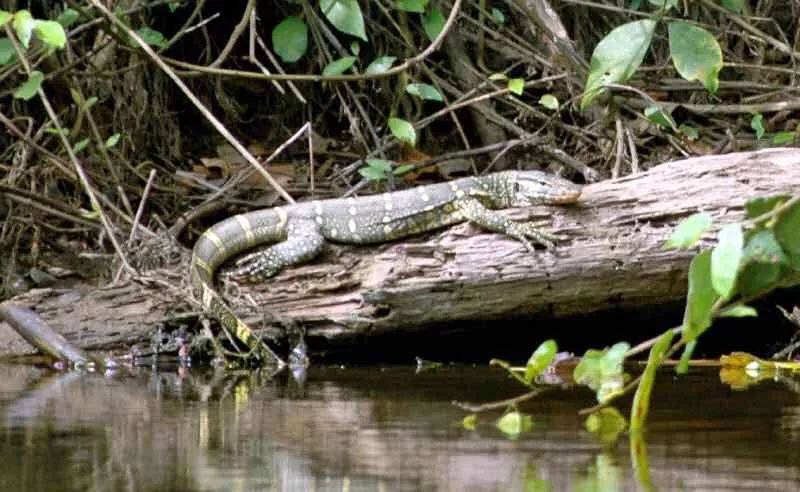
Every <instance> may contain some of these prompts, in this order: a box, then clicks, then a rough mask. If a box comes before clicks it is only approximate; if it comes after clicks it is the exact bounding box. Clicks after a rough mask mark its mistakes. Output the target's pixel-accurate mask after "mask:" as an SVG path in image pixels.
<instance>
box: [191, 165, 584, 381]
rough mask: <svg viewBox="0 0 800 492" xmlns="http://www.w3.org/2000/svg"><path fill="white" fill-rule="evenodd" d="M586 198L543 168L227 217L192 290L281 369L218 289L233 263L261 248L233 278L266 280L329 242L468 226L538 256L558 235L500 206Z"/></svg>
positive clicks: (205, 252) (209, 242)
mask: <svg viewBox="0 0 800 492" xmlns="http://www.w3.org/2000/svg"><path fill="white" fill-rule="evenodd" d="M579 196H580V188H579V187H577V186H576V185H574V184H572V183H570V182H569V181H566V180H564V179H561V178H557V177H554V176H550V175H547V174H544V173H541V172H538V171H504V172H499V173H493V174H489V175H487V176H483V177H478V178H463V179H459V180H455V181H450V182H447V183H440V184H434V185H429V186H421V187H417V188H413V189H409V190H404V191H397V192H393V193H384V194H381V195H372V196H367V197H361V198H358V199H354V198H346V199H334V200H324V201H313V202H306V203H300V204H295V205H288V206H284V207H278V208H273V209H264V210H256V211H254V212H249V213H245V214H240V215H236V216H234V217H231V218H229V219H227V220H224V221H222V222H220V223H218V224H216V225H215V226H213V227H211V228H210V229H208V230H207V231H206V232H205V233H203V235H201V236H200V238H199V239H198V240H197V243H195V246H194V251H193V255H192V265H191V272H190V275H191V282H192V287H193V290H194V294H195V297H197V298H198V299H199V300H200V301H201V302H202V306H203V307H204V308H205V309H206V310H208V311H209V312H211V314H213V315H214V316H215V317H216V318H217V319H218V320H219V322H220V324H221V325H222V327H223V328H224V329H226V330H228V331H229V332H231V333H233V334H234V335H235V336H236V338H238V339H239V340H240V341H242V342H243V343H245V344H246V345H247V346H248V347H249V348H250V349H251V351H252V354H253V356H254V357H255V358H256V359H258V360H259V361H260V362H261V363H263V364H268V365H278V366H282V365H283V361H282V360H281V358H280V357H278V356H277V355H276V354H275V353H274V352H273V351H272V350H271V349H270V348H269V347H268V346H267V345H266V344H265V343H263V342H262V341H261V340H260V339H259V338H258V337H256V336H255V334H254V333H253V332H252V330H251V329H250V328H249V327H248V326H247V325H246V324H245V323H244V322H242V321H241V320H240V319H239V318H237V317H236V315H235V314H234V313H233V311H232V310H231V309H230V308H229V307H228V306H227V304H225V302H224V300H223V299H222V298H221V297H220V295H219V294H218V293H217V292H216V291H215V290H214V287H213V282H214V281H213V279H214V273H215V272H216V270H217V269H218V268H219V267H220V266H222V264H223V263H224V262H225V261H227V260H228V259H230V258H232V257H234V256H236V255H239V254H241V253H244V252H245V251H247V250H250V249H254V248H260V249H257V250H256V251H254V252H252V253H250V254H247V255H244V256H243V257H241V258H240V259H239V260H238V261H237V262H236V267H235V268H234V269H233V270H231V271H230V272H228V275H230V276H233V277H245V278H248V279H251V280H253V279H264V278H268V277H271V276H273V275H275V274H277V273H278V272H280V271H281V270H283V269H284V268H287V267H290V266H292V265H296V264H299V263H302V262H305V261H308V260H310V259H312V258H313V257H315V256H316V255H317V254H319V252H320V251H321V250H322V248H323V247H324V245H325V242H326V241H332V242H339V243H349V244H374V243H383V242H388V241H392V240H395V239H400V238H403V237H407V236H410V235H413V234H419V233H422V232H426V231H430V230H433V229H438V228H441V227H446V226H448V225H451V224H455V223H458V222H463V221H469V222H470V223H473V224H475V225H477V226H479V227H482V228H484V229H488V230H491V231H494V232H499V233H503V234H506V235H508V236H510V237H513V238H515V239H517V240H518V241H520V242H521V243H522V244H523V246H524V247H526V248H527V249H528V250H531V251H532V250H533V243H539V244H542V245H544V246H546V247H551V246H553V242H554V240H555V238H554V237H553V236H552V235H550V234H548V233H546V232H544V231H540V230H538V229H536V228H535V227H533V226H532V225H531V224H527V223H520V222H514V221H511V220H509V219H508V218H506V217H504V216H503V215H501V214H499V213H497V212H495V211H494V210H493V209H504V208H510V207H523V206H529V205H538V204H550V205H563V204H570V203H575V202H576V201H577V200H578V197H579ZM265 245H266V246H265Z"/></svg>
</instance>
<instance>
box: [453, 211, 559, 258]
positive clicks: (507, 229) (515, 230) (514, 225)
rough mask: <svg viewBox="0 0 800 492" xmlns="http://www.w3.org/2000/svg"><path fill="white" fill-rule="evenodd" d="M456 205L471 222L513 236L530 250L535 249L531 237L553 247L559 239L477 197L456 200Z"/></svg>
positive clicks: (537, 241) (539, 242) (547, 246)
mask: <svg viewBox="0 0 800 492" xmlns="http://www.w3.org/2000/svg"><path fill="white" fill-rule="evenodd" d="M454 205H455V207H456V209H457V210H458V211H459V212H461V215H462V216H463V217H464V218H465V219H467V220H468V221H469V222H470V223H471V224H475V225H477V226H479V227H482V228H484V229H487V230H490V231H492V232H499V233H502V234H505V235H507V236H510V237H513V238H514V239H516V240H517V241H519V242H521V243H522V245H523V246H525V248H526V249H527V250H528V251H533V250H534V248H533V244H531V241H529V239H530V240H532V241H533V242H535V243H538V244H541V245H543V246H545V247H546V248H552V247H553V246H554V245H555V241H556V240H557V239H558V237H557V236H554V235H553V234H550V233H549V232H546V231H543V230H540V229H537V228H536V227H534V225H533V224H531V223H528V222H515V221H513V220H511V219H509V218H507V217H505V216H503V215H501V214H499V213H497V212H496V211H494V210H491V209H489V208H486V207H485V206H484V205H483V204H482V203H481V202H480V201H479V200H478V199H476V198H463V199H460V200H456V201H455V203H454Z"/></svg>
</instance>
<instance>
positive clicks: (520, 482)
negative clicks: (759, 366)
mask: <svg viewBox="0 0 800 492" xmlns="http://www.w3.org/2000/svg"><path fill="white" fill-rule="evenodd" d="M520 393H522V391H521V388H520V387H519V385H518V383H516V382H515V381H513V380H511V379H509V378H508V377H507V376H506V374H505V373H504V372H503V371H502V370H500V369H497V368H489V367H479V368H471V367H445V368H441V369H437V370H433V371H427V372H423V373H420V374H415V372H414V369H413V368H406V367H392V368H374V367H373V368H357V369H353V368H346V369H343V368H330V367H327V368H312V369H311V370H310V371H309V372H308V373H307V374H306V379H305V381H298V380H296V379H294V378H293V377H292V376H291V375H289V374H282V375H280V376H278V377H277V378H274V379H268V378H266V377H263V376H260V375H254V374H252V373H241V374H236V373H223V372H217V373H214V372H205V371H195V370H191V371H184V370H182V369H181V370H178V369H174V370H167V369H165V370H161V371H158V372H154V371H151V370H138V371H137V372H134V373H131V372H130V371H124V372H123V371H121V372H119V373H118V374H115V375H102V374H79V373H74V372H73V373H56V372H53V371H48V370H43V369H37V368H32V367H28V366H20V365H0V490H2V491H51V490H52V491H73V490H74V491H106V490H108V491H112V490H113V491H117V490H121V491H212V490H213V491H215V490H224V491H249V490H274V491H315V490H319V491H329V490H330V491H334V490H335V491H393V490H409V491H417V490H421V491H428V490H430V491H485V490H486V491H506V490H510V491H516V490H519V491H547V490H570V491H571V490H587V491H588V490H603V491H614V490H641V485H639V484H637V478H636V476H637V474H636V472H635V471H634V470H632V468H631V458H630V451H629V440H628V436H627V435H623V436H622V437H621V438H620V439H619V441H617V442H616V443H615V444H613V445H607V446H604V445H603V444H601V443H600V442H598V441H597V440H596V439H595V438H594V437H593V436H592V435H591V434H589V433H588V432H587V431H586V430H585V429H584V427H583V419H582V418H581V417H580V416H579V415H578V414H577V412H578V410H580V409H581V408H583V407H586V406H588V405H590V404H592V403H593V401H592V398H593V397H592V395H591V394H590V393H589V392H588V391H584V390H582V389H563V390H562V389H556V390H552V391H550V392H548V393H546V394H544V395H541V396H540V398H539V399H537V400H533V401H530V402H527V403H524V404H522V405H521V406H520V407H519V410H520V411H522V412H525V413H528V414H530V415H531V416H532V417H533V423H534V425H533V429H532V430H531V431H530V432H527V433H525V434H522V435H520V436H518V437H516V438H513V439H512V438H509V437H507V436H505V435H504V434H503V433H502V432H500V430H498V428H497V427H496V426H495V421H496V420H497V419H498V417H500V416H501V413H502V412H500V411H497V412H486V413H481V414H480V415H479V420H478V425H477V428H476V429H475V430H466V429H464V428H463V426H462V425H461V421H462V419H463V418H464V417H465V416H466V415H467V414H468V412H466V411H464V410H462V409H460V408H458V407H456V406H454V405H453V404H452V403H451V402H452V401H453V400H459V401H471V402H485V401H490V400H499V399H503V398H509V397H512V396H515V395H518V394H520ZM799 403H800V395H798V393H797V388H793V387H792V384H791V382H775V381H767V382H762V383H761V384H759V385H757V386H755V387H751V388H750V389H748V390H747V391H734V390H731V389H730V388H728V387H727V386H726V385H724V384H722V383H721V382H720V379H719V373H718V371H716V370H709V369H703V370H693V371H692V373H691V374H690V375H689V376H687V377H683V378H681V379H676V378H675V377H674V376H673V375H672V373H671V372H670V371H667V370H665V371H663V372H662V373H660V375H659V378H658V380H657V382H656V387H655V391H654V402H653V405H652V408H651V414H650V420H649V427H648V430H647V433H646V435H645V439H644V441H643V442H641V443H640V445H643V446H645V447H646V458H647V461H648V462H649V474H650V477H651V480H652V485H653V489H655V490H781V491H786V490H798V489H800V445H799V444H800V443H798V440H799V438H800V406H799ZM627 404H628V402H626V405H627ZM620 409H621V410H622V411H623V413H624V414H627V408H625V407H620Z"/></svg>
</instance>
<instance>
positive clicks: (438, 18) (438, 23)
mask: <svg viewBox="0 0 800 492" xmlns="http://www.w3.org/2000/svg"><path fill="white" fill-rule="evenodd" d="M446 20H447V19H445V17H444V14H442V12H441V11H440V10H438V9H431V11H430V12H428V13H427V14H425V15H423V16H422V29H424V30H425V35H426V36H428V39H430V40H431V41H433V40H434V39H436V37H437V36H439V33H441V32H442V29H444V23H445V21H446Z"/></svg>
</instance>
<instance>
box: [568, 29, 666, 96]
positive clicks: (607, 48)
mask: <svg viewBox="0 0 800 492" xmlns="http://www.w3.org/2000/svg"><path fill="white" fill-rule="evenodd" d="M655 27H656V22H655V21H653V20H650V19H643V20H638V21H634V22H629V23H627V24H623V25H621V26H619V27H617V28H615V29H614V30H612V31H611V32H610V33H608V35H606V37H604V38H603V39H602V40H600V42H599V43H597V46H596V47H595V48H594V52H593V53H592V62H591V66H590V67H589V75H588V76H587V78H586V88H585V90H584V93H583V98H582V99H581V109H584V108H585V107H587V106H588V105H589V104H591V103H592V101H593V100H594V99H595V98H597V96H598V95H599V94H600V93H601V92H602V89H603V87H605V86H607V85H608V84H616V83H619V82H625V81H626V80H628V79H629V78H630V77H631V76H632V75H633V73H634V72H635V71H636V69H637V68H639V65H641V64H642V60H644V55H645V54H646V53H647V49H648V48H649V47H650V42H651V41H652V39H653V31H654V30H655Z"/></svg>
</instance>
